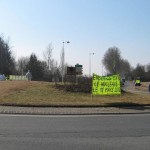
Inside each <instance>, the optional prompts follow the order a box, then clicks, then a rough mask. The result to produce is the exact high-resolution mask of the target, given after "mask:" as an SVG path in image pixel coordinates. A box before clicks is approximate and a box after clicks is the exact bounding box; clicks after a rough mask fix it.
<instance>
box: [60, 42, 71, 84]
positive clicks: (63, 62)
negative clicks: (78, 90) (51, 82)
mask: <svg viewBox="0 0 150 150" xmlns="http://www.w3.org/2000/svg"><path fill="white" fill-rule="evenodd" d="M62 43H63V49H62V56H61V67H62V83H63V82H64V72H65V43H67V44H69V43H70V42H69V41H65V42H64V41H63V42H62Z"/></svg>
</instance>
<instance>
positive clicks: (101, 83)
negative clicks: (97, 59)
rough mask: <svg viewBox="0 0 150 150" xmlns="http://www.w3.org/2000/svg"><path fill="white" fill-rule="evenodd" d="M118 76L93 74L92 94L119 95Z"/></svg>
mask: <svg viewBox="0 0 150 150" xmlns="http://www.w3.org/2000/svg"><path fill="white" fill-rule="evenodd" d="M120 94H121V86H120V76H119V75H111V76H98V75H96V74H93V80H92V95H120Z"/></svg>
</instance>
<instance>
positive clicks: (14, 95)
mask: <svg viewBox="0 0 150 150" xmlns="http://www.w3.org/2000/svg"><path fill="white" fill-rule="evenodd" d="M0 105H18V106H118V105H119V106H131V105H150V95H148V94H147V95H146V94H145V95H144V94H131V93H123V94H122V95H120V96H94V97H93V98H91V95H90V94H86V93H71V92H65V91H63V90H58V89H55V88H53V83H48V82H34V81H31V82H28V81H1V82H0Z"/></svg>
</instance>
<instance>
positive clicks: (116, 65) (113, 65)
mask: <svg viewBox="0 0 150 150" xmlns="http://www.w3.org/2000/svg"><path fill="white" fill-rule="evenodd" d="M102 62H103V64H104V66H105V68H106V69H107V70H108V71H109V73H112V74H115V73H119V72H120V62H121V56H120V50H119V49H118V48H117V47H111V48H109V49H108V50H107V52H106V53H105V55H104V57H103V60H102Z"/></svg>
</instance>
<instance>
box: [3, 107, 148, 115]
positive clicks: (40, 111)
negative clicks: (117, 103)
mask: <svg viewBox="0 0 150 150" xmlns="http://www.w3.org/2000/svg"><path fill="white" fill-rule="evenodd" d="M0 114H24V115H108V114H150V106H126V107H125V106H122V107H21V106H20V107H18V106H0Z"/></svg>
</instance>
